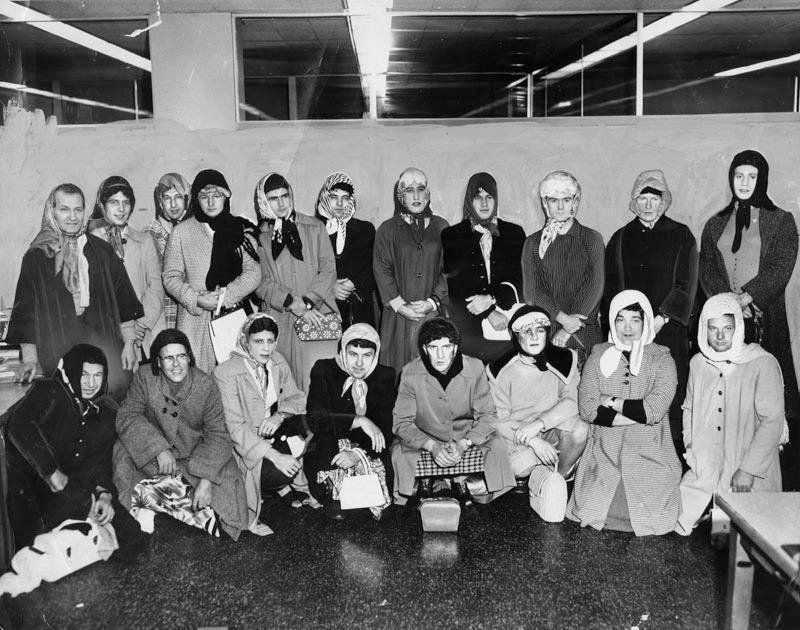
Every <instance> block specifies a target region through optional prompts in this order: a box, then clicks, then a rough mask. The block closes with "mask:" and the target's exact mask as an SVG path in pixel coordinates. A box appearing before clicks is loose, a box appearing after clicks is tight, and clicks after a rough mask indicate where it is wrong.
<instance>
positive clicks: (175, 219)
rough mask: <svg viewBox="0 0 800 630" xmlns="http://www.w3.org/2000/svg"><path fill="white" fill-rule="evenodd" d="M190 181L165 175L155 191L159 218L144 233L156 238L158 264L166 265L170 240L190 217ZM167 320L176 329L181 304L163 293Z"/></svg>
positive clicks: (156, 209) (168, 326)
mask: <svg viewBox="0 0 800 630" xmlns="http://www.w3.org/2000/svg"><path fill="white" fill-rule="evenodd" d="M189 190H190V185H189V182H187V181H186V179H185V178H184V177H183V175H181V174H179V173H166V174H165V175H162V176H161V179H159V180H158V184H156V187H155V190H153V205H154V207H155V212H156V216H155V218H154V219H153V220H152V221H150V223H148V224H147V225H145V226H144V230H143V232H146V233H149V234H150V236H152V237H153V242H154V243H155V244H156V250H157V251H158V258H159V263H160V264H161V265H162V266H163V264H164V250H165V249H166V248H167V239H169V235H170V233H171V232H172V228H174V227H175V226H176V225H178V223H180V222H181V221H183V220H184V219H186V218H187V217H188V216H189ZM164 319H165V324H166V327H167V328H175V326H176V324H177V321H178V305H177V304H176V303H175V300H173V299H172V298H171V297H170V295H169V293H167V292H166V291H165V292H164Z"/></svg>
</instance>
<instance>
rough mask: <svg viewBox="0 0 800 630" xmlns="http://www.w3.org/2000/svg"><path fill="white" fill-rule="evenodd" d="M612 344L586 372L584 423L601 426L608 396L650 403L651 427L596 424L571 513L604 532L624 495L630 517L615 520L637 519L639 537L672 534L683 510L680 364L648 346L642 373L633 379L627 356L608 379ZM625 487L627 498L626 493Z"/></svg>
mask: <svg viewBox="0 0 800 630" xmlns="http://www.w3.org/2000/svg"><path fill="white" fill-rule="evenodd" d="M609 347H611V344H609V343H602V344H598V345H596V346H595V347H594V349H593V350H592V353H591V355H590V356H589V359H588V360H587V361H586V365H585V366H584V368H583V374H582V376H581V383H580V386H579V388H578V408H579V411H580V415H581V419H582V420H583V421H584V422H589V423H593V422H594V420H595V418H596V417H597V407H598V405H599V404H600V397H601V396H604V395H606V396H616V397H617V398H623V399H626V400H643V404H644V409H645V412H646V416H647V423H646V424H638V423H637V424H634V425H628V426H619V427H604V426H599V425H593V426H592V432H591V433H590V435H589V440H588V441H587V443H586V450H584V452H583V457H582V458H581V460H580V463H579V464H578V471H577V474H576V476H575V490H574V492H573V494H572V498H571V499H570V502H569V505H568V506H567V516H568V517H569V518H571V519H572V520H575V521H578V522H579V523H580V524H581V525H583V526H587V525H589V526H591V527H594V528H595V529H603V528H604V527H605V526H606V525H607V518H608V517H609V516H612V514H610V511H611V512H613V511H615V510H614V508H612V502H613V503H614V506H615V508H616V507H619V506H620V504H622V505H623V506H624V502H621V501H620V497H621V496H622V497H624V500H625V501H626V502H627V512H628V513H627V514H625V513H624V512H623V513H622V514H619V515H614V516H620V517H621V520H625V518H626V517H629V518H630V527H631V528H632V529H633V531H634V533H635V534H636V535H637V536H647V535H653V534H655V535H660V534H666V533H668V532H671V531H672V530H673V529H674V528H675V523H676V522H677V519H678V510H679V508H680V494H679V491H678V486H679V484H680V480H681V465H680V462H679V461H678V456H677V455H676V454H675V447H674V446H673V444H672V438H671V436H670V429H669V421H668V417H669V405H670V402H671V401H672V397H673V396H674V395H675V387H676V385H677V375H676V371H675V362H674V361H673V360H672V357H671V356H670V353H669V349H668V348H666V347H665V346H659V345H657V344H654V343H651V344H648V345H646V346H645V347H644V353H643V356H642V365H641V369H640V370H639V374H638V375H637V376H633V375H631V373H630V370H629V365H628V361H627V360H626V359H625V357H624V356H623V357H621V358H620V360H619V364H618V365H617V369H616V370H615V371H614V373H613V374H611V376H610V377H608V378H606V377H605V376H603V374H602V373H601V372H600V357H601V356H602V355H603V353H604V352H605V351H606V350H607V349H608V348H609ZM620 484H621V488H619V490H622V491H624V495H620V494H619V492H618V486H620ZM615 495H616V496H615ZM615 520H616V519H615ZM620 529H625V528H624V527H620Z"/></svg>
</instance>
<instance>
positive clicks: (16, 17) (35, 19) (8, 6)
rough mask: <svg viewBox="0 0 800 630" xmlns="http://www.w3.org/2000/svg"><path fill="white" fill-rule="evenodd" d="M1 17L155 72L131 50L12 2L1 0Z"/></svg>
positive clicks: (143, 59)
mask: <svg viewBox="0 0 800 630" xmlns="http://www.w3.org/2000/svg"><path fill="white" fill-rule="evenodd" d="M0 15H5V16H6V17H8V18H11V19H12V20H13V21H14V22H25V23H26V24H27V25H28V26H33V27H34V28H38V29H39V30H42V31H45V32H47V33H50V34H51V35H55V36H56V37H60V38H61V39H66V40H67V41H70V42H72V43H73V44H78V45H79V46H83V47H84V48H88V49H89V50H94V51H95V52H99V53H100V54H102V55H106V56H108V57H111V58H112V59H116V60H118V61H121V62H123V63H126V64H128V65H129V66H135V67H136V68H141V69H142V70H144V71H146V72H152V71H153V64H152V62H151V61H150V60H149V59H146V58H144V57H141V56H139V55H137V54H135V53H132V52H130V51H129V50H125V49H124V48H121V47H119V46H117V45H116V44H112V43H110V42H107V41H106V40H104V39H100V38H99V37H95V36H94V35H90V34H89V33H87V32H86V31H82V30H80V29H79V28H75V27H74V26H70V25H69V24H64V22H59V21H58V20H54V19H53V18H52V17H50V16H49V15H45V14H44V13H39V12H38V11H34V10H33V9H28V8H27V7H23V6H21V5H19V4H17V3H16V2H12V1H11V0H0Z"/></svg>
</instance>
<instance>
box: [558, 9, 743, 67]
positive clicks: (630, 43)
mask: <svg viewBox="0 0 800 630" xmlns="http://www.w3.org/2000/svg"><path fill="white" fill-rule="evenodd" d="M737 1H738V0H697V2H692V3H691V4H687V5H686V6H685V7H682V8H680V9H679V10H678V11H676V12H674V13H670V14H669V15H667V16H666V17H663V18H661V19H660V20H656V21H655V22H653V23H652V24H648V25H647V26H645V27H643V28H642V42H643V43H644V42H649V41H650V40H651V39H655V38H656V37H660V36H661V35H664V34H665V33H668V32H670V31H672V30H675V29H676V28H679V27H681V26H683V25H684V24H688V23H689V22H693V21H694V20H696V19H698V18H701V17H703V16H704V15H706V14H707V13H708V12H709V11H714V10H717V9H721V8H723V7H726V6H728V5H729V4H733V3H734V2H737ZM638 39H639V38H638V34H637V33H636V32H633V33H631V34H630V35H625V36H624V37H620V38H619V39H617V40H615V41H613V42H611V43H610V44H607V45H606V46H603V47H602V48H600V49H598V50H595V51H594V52H592V53H589V54H588V55H585V56H584V57H583V58H582V59H579V60H578V61H575V62H573V63H570V64H568V65H566V66H564V67H563V68H560V69H558V70H555V71H554V72H551V73H549V74H546V75H545V76H544V78H545V79H549V80H551V81H552V80H555V79H564V78H566V77H569V76H572V75H573V74H576V73H578V72H580V71H581V70H586V68H590V67H591V66H594V65H596V64H598V63H600V62H601V61H605V60H606V59H608V58H609V57H613V56H615V55H618V54H619V53H621V52H625V51H626V50H630V49H631V48H635V47H636V43H637V42H638Z"/></svg>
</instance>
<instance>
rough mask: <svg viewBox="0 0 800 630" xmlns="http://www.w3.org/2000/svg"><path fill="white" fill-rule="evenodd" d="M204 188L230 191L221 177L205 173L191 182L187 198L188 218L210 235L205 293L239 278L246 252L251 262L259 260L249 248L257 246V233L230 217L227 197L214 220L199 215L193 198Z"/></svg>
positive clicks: (202, 214)
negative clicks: (214, 187)
mask: <svg viewBox="0 0 800 630" xmlns="http://www.w3.org/2000/svg"><path fill="white" fill-rule="evenodd" d="M206 186H218V187H219V188H224V189H225V190H227V191H230V186H228V182H227V181H225V177H224V176H223V175H222V173H220V172H219V171H215V170H213V169H206V170H204V171H200V172H199V173H198V174H197V176H196V177H195V178H194V182H192V189H191V192H190V194H189V214H192V215H194V218H195V219H197V220H198V221H199V222H200V223H205V224H206V225H208V227H210V228H211V229H212V230H213V232H214V242H213V245H212V246H211V264H210V265H209V267H208V273H207V274H206V289H208V290H209V291H214V290H215V289H216V288H217V287H226V286H228V283H230V282H231V281H233V280H235V279H236V278H238V277H239V276H240V275H242V258H243V256H244V252H247V253H248V254H249V255H250V257H251V258H252V259H253V260H255V261H258V260H259V258H258V253H257V252H256V248H255V245H254V244H253V243H254V242H256V243H257V242H258V231H257V230H256V227H255V226H254V225H253V224H252V223H250V221H248V220H247V219H245V218H244V217H235V216H233V215H232V214H231V200H230V197H226V198H225V206H224V208H223V209H222V212H220V213H219V214H218V215H217V216H215V217H213V218H212V217H209V216H208V215H207V214H206V213H205V212H203V210H202V208H200V201H199V200H198V199H197V196H198V195H199V194H200V191H201V190H203V188H205V187H206ZM251 239H252V240H251Z"/></svg>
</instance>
